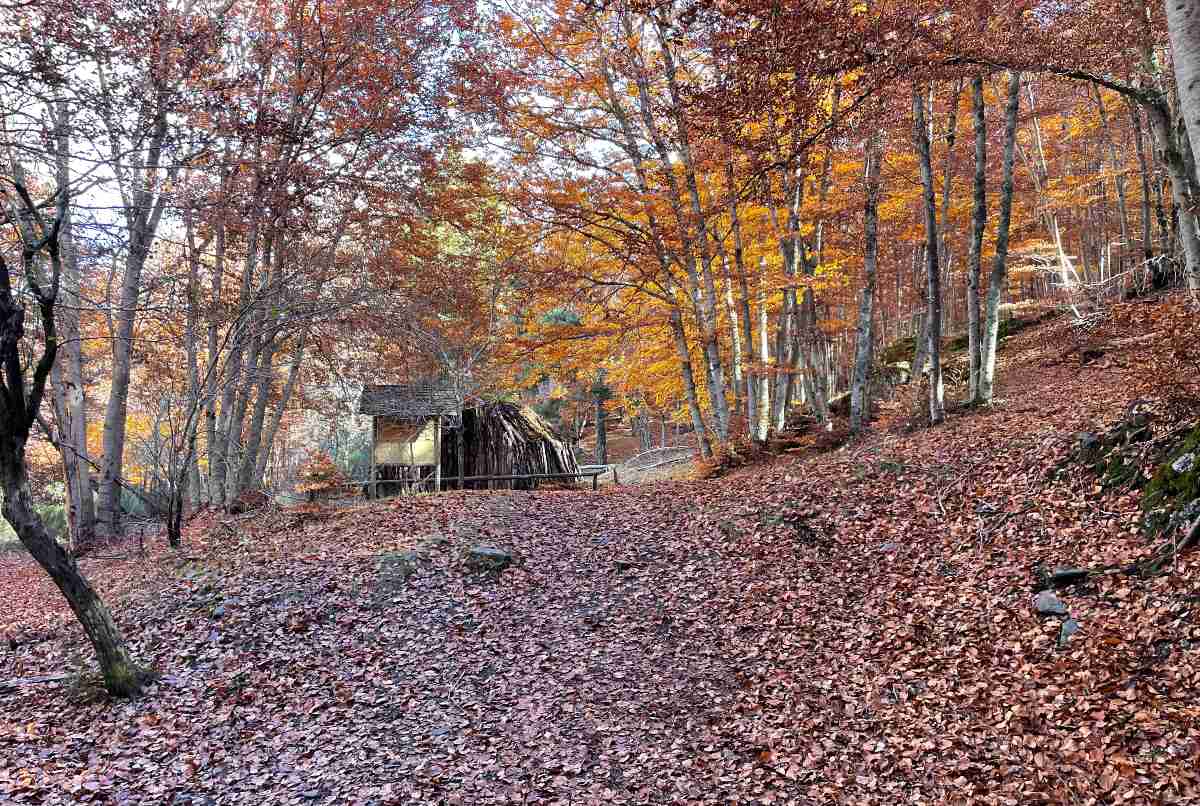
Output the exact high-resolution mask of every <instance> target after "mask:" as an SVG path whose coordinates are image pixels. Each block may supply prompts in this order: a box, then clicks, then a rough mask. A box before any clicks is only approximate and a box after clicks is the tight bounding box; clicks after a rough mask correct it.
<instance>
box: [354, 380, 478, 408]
mask: <svg viewBox="0 0 1200 806" xmlns="http://www.w3.org/2000/svg"><path fill="white" fill-rule="evenodd" d="M358 413H359V414H370V415H371V416H373V417H378V416H387V417H433V416H437V415H441V414H458V413H459V399H458V392H456V391H455V389H454V387H453V386H451V385H449V384H441V383H437V382H423V383H399V384H379V385H375V386H367V387H364V388H363V392H362V397H361V398H359V400H358Z"/></svg>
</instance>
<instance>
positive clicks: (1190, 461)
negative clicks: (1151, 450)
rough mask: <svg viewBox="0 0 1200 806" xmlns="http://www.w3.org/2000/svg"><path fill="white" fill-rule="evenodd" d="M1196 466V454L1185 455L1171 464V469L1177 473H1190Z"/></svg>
mask: <svg viewBox="0 0 1200 806" xmlns="http://www.w3.org/2000/svg"><path fill="white" fill-rule="evenodd" d="M1195 466H1196V454H1195V452H1192V453H1185V454H1184V455H1183V456H1180V457H1179V458H1178V459H1176V460H1175V461H1174V462H1171V469H1172V470H1174V471H1175V472H1176V473H1188V472H1190V471H1191V469H1192V468H1193V467H1195Z"/></svg>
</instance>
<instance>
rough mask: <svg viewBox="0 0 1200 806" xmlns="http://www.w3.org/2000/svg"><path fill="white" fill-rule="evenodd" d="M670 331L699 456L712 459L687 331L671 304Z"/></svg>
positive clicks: (677, 308) (677, 309)
mask: <svg viewBox="0 0 1200 806" xmlns="http://www.w3.org/2000/svg"><path fill="white" fill-rule="evenodd" d="M671 333H672V335H673V336H674V337H675V352H676V354H677V356H678V358H679V367H680V370H681V372H682V373H683V391H684V395H685V396H686V398H687V404H688V412H689V413H690V414H691V417H692V428H693V429H694V430H695V432H696V443H697V446H698V447H699V448H700V456H701V457H702V458H704V459H712V458H713V449H712V443H711V442H709V439H708V427H707V426H706V425H705V424H704V415H703V414H701V412H700V400H699V397H698V396H697V394H696V376H695V374H694V373H693V372H692V357H691V353H690V352H688V346H687V333H686V332H685V331H684V329H683V315H682V314H681V313H680V312H679V307H678V306H677V305H672V306H671Z"/></svg>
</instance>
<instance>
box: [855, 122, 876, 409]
mask: <svg viewBox="0 0 1200 806" xmlns="http://www.w3.org/2000/svg"><path fill="white" fill-rule="evenodd" d="M866 158H867V159H866V162H867V164H866V174H867V199H866V203H865V204H864V207H863V240H864V253H863V287H862V296H861V297H860V299H859V303H858V344H857V346H856V348H855V352H854V381H853V383H852V384H851V387H850V430H851V431H854V432H855V433H858V432H860V431H862V430H863V428H864V427H865V426H866V423H867V420H868V419H869V418H870V405H871V400H870V380H871V351H872V347H873V346H874V333H873V332H872V324H873V319H874V313H875V276H876V273H877V268H878V264H879V164H880V162H882V161H883V137H882V135H881V134H880V133H879V132H874V133H872V134H871V136H870V138H868V140H867V154H866Z"/></svg>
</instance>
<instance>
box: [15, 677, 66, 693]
mask: <svg viewBox="0 0 1200 806" xmlns="http://www.w3.org/2000/svg"><path fill="white" fill-rule="evenodd" d="M70 677H71V675H69V674H42V675H38V676H36V677H14V678H12V679H11V680H0V691H10V690H12V689H16V688H21V687H23V686H32V685H36V684H38V683H61V682H62V681H63V680H67V679H69V678H70Z"/></svg>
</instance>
